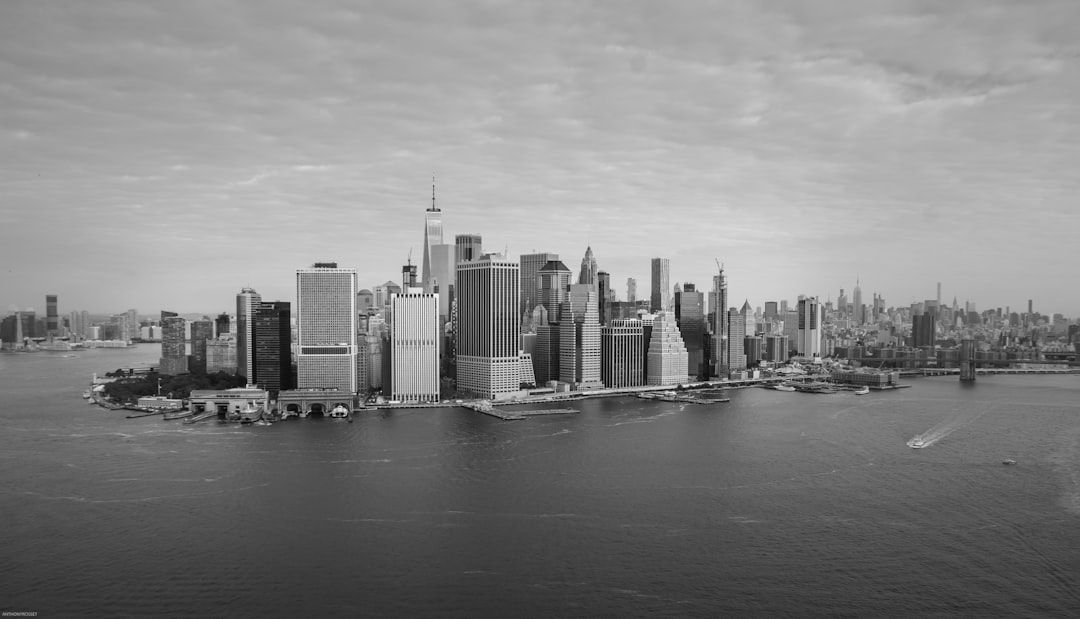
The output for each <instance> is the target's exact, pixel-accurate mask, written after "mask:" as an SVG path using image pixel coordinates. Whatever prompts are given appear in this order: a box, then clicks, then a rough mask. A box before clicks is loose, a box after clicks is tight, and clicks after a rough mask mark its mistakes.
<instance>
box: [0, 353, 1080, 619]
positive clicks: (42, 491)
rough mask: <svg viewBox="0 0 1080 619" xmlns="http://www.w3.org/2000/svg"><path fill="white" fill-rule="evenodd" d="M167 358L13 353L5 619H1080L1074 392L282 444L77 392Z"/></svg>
mask: <svg viewBox="0 0 1080 619" xmlns="http://www.w3.org/2000/svg"><path fill="white" fill-rule="evenodd" d="M158 354H159V347H158V346H154V345H140V346H137V347H133V348H130V349H124V350H87V351H77V352H73V353H48V352H40V353H32V354H5V355H0V387H2V388H0V394H2V397H3V402H2V405H0V421H2V425H0V513H2V514H3V526H2V527H0V548H2V549H3V551H2V557H3V560H2V561H0V608H2V609H3V610H5V611H32V612H37V613H38V616H42V617H53V616H134V617H148V616H166V617H169V616H176V617H190V616H212V617H216V616H221V617H224V616H229V617H236V616H241V617H243V616H284V615H293V616H319V617H327V616H328V617H332V616H343V617H345V616H351V617H358V616H365V617H437V616H438V617H441V616H458V617H479V616H494V617H509V616H515V617H552V616H579V617H627V616H660V617H665V616H666V617H716V616H745V615H765V616H776V615H789V616H868V615H891V616H974V617H987V616H1023V617H1033V616H1061V617H1067V616H1078V615H1080V552H1078V550H1077V549H1080V397H1078V395H1080V376H1075V375H1068V376H997V377H986V378H984V377H979V379H978V381H977V382H976V383H974V384H961V383H960V382H959V381H958V380H956V378H955V377H952V378H947V377H942V378H924V379H912V381H911V384H912V385H913V386H912V388H910V389H903V390H898V391H892V392H873V393H871V394H869V395H865V396H854V395H852V394H851V393H837V394H802V393H786V392H778V391H770V390H764V389H742V390H731V391H730V392H729V393H728V394H727V396H728V397H730V398H731V401H730V402H725V403H716V404H707V405H696V404H686V403H672V402H662V401H652V400H643V399H638V398H610V399H595V400H587V401H581V402H577V403H574V404H573V406H574V407H575V408H578V409H579V410H580V411H581V412H580V414H572V415H544V416H536V417H530V418H527V419H524V420H519V421H500V420H498V419H495V418H492V417H489V416H486V415H483V414H480V413H476V412H472V411H467V410H462V409H427V410H425V409H417V410H402V411H393V412H390V411H375V412H365V413H361V414H358V415H357V416H356V417H355V418H354V422H353V423H348V422H346V421H344V420H335V419H320V418H307V419H291V420H288V421H284V422H280V423H276V424H274V425H272V426H267V427H253V426H240V425H238V424H220V423H218V422H217V421H216V420H211V421H207V422H202V423H199V424H193V425H184V424H182V423H181V422H180V421H164V420H163V419H161V418H160V417H146V418H142V419H125V417H124V414H125V413H124V411H106V410H103V409H100V408H98V407H96V406H88V405H87V404H86V401H85V400H83V399H82V398H81V394H82V392H83V391H84V390H85V389H86V388H87V384H88V381H89V377H90V375H91V373H93V372H98V373H99V374H102V373H104V372H105V371H108V370H111V369H115V368H117V367H120V366H125V367H127V366H133V365H138V364H139V363H140V362H153V361H155V360H156V357H157V356H158ZM560 406H562V404H560ZM537 408H544V406H537ZM547 408H550V406H548V407H547ZM917 436H919V437H923V440H924V445H925V446H924V447H923V448H922V449H912V448H911V447H909V446H908V442H909V441H911V440H912V439H913V437H917ZM1005 459H1013V460H1015V461H1016V465H1015V466H1003V464H1002V462H1003V460H1005Z"/></svg>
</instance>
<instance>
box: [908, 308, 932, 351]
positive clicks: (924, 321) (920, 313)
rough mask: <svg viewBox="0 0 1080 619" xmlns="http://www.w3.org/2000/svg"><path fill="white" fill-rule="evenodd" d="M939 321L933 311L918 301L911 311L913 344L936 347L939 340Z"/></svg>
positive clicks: (919, 346) (918, 346) (917, 346)
mask: <svg viewBox="0 0 1080 619" xmlns="http://www.w3.org/2000/svg"><path fill="white" fill-rule="evenodd" d="M936 328H937V321H936V319H935V317H934V314H933V313H932V312H928V311H926V310H925V308H923V307H922V304H920V303H916V304H915V305H914V306H913V307H912V312H911V339H912V344H911V345H912V346H914V347H915V348H922V347H924V346H929V347H931V348H933V347H934V344H935V342H936V340H937V335H936Z"/></svg>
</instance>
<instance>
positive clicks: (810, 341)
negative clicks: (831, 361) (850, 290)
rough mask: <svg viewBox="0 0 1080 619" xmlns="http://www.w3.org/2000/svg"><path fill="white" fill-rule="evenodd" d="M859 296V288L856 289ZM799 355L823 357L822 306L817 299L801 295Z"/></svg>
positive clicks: (799, 307) (799, 306) (799, 305)
mask: <svg viewBox="0 0 1080 619" xmlns="http://www.w3.org/2000/svg"><path fill="white" fill-rule="evenodd" d="M855 290H856V291H857V294H858V290H859V289H858V288H856V289H855ZM798 313H799V318H798V321H799V330H798V340H799V344H798V350H799V354H800V355H802V356H804V357H808V358H813V357H820V356H821V304H820V303H818V299H817V297H806V296H803V295H799V304H798Z"/></svg>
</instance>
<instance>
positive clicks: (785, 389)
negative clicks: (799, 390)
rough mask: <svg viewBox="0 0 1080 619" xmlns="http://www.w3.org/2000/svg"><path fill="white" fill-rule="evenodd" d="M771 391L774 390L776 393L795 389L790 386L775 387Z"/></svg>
mask: <svg viewBox="0 0 1080 619" xmlns="http://www.w3.org/2000/svg"><path fill="white" fill-rule="evenodd" d="M773 389H776V390H777V391H795V387H792V386H791V385H776V386H774V387H773Z"/></svg>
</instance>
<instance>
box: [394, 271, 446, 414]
mask: <svg viewBox="0 0 1080 619" xmlns="http://www.w3.org/2000/svg"><path fill="white" fill-rule="evenodd" d="M390 305H391V312H392V314H393V317H394V318H393V321H392V322H391V324H390V368H391V376H390V393H391V399H394V400H400V401H402V402H435V401H438V399H439V340H440V337H439V295H437V294H435V293H433V292H424V289H423V288H407V289H405V291H404V292H402V293H401V294H395V295H393V296H392V297H391V298H390Z"/></svg>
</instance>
